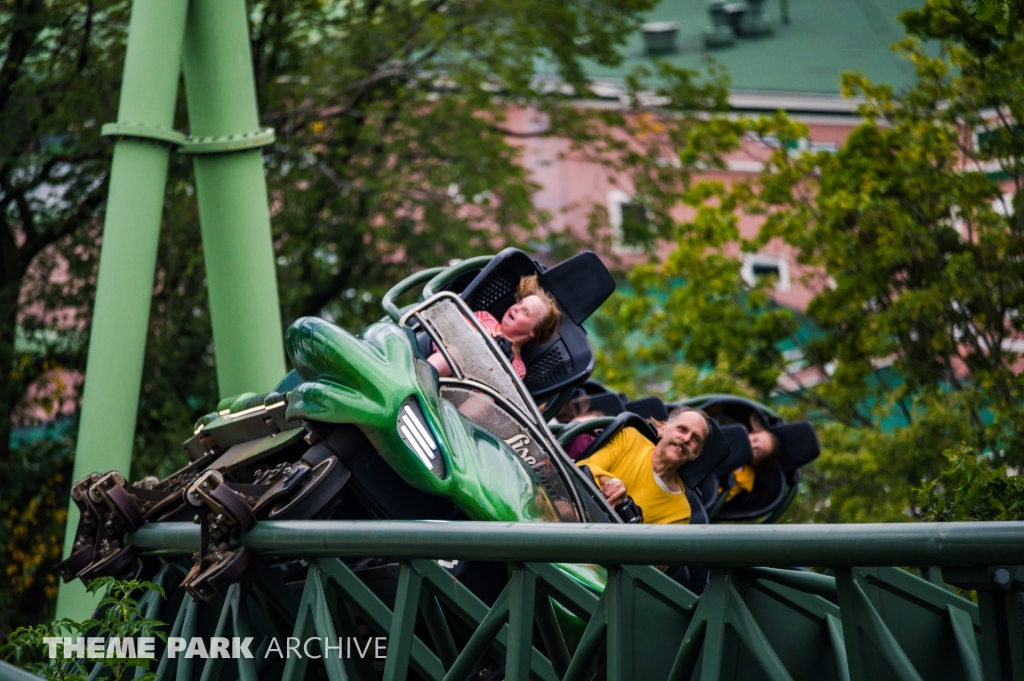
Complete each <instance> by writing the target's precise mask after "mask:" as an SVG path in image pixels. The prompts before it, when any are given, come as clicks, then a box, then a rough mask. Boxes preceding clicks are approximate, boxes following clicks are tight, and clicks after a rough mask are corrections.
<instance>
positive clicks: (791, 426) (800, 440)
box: [768, 421, 821, 476]
mask: <svg viewBox="0 0 1024 681" xmlns="http://www.w3.org/2000/svg"><path fill="white" fill-rule="evenodd" d="M768 430H770V431H771V432H772V433H773V434H774V435H775V437H777V438H779V445H780V446H779V464H780V465H781V466H782V471H783V472H784V473H785V474H786V475H787V476H789V475H791V474H792V473H794V472H795V471H797V470H799V469H801V468H803V467H804V466H806V465H807V464H809V463H810V462H812V461H814V460H815V459H817V458H818V456H819V455H820V454H821V445H820V444H818V436H817V434H816V433H815V432H814V427H813V426H812V425H811V424H810V423H807V422H806V421H800V422H798V423H785V424H782V425H778V426H772V427H771V428H769V429H768Z"/></svg>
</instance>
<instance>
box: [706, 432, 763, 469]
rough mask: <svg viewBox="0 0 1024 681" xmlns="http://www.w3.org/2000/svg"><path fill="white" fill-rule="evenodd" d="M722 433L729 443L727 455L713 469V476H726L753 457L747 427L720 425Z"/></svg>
mask: <svg viewBox="0 0 1024 681" xmlns="http://www.w3.org/2000/svg"><path fill="white" fill-rule="evenodd" d="M721 428H722V435H724V436H725V439H726V441H727V442H728V443H729V450H730V451H729V456H727V457H726V459H725V461H723V462H722V463H721V464H719V466H718V468H716V469H715V477H717V478H721V479H724V478H727V477H729V474H730V473H732V472H733V471H734V470H736V469H737V468H739V467H740V466H745V465H746V464H748V463H750V462H751V461H753V459H754V450H752V449H751V448H750V438H749V437H747V429H746V428H744V427H743V426H741V425H737V424H733V425H731V426H722V427H721Z"/></svg>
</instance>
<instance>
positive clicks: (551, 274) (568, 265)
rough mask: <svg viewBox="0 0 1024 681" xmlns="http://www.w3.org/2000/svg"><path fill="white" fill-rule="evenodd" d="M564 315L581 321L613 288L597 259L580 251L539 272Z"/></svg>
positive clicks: (592, 254)
mask: <svg viewBox="0 0 1024 681" xmlns="http://www.w3.org/2000/svg"><path fill="white" fill-rule="evenodd" d="M543 279H544V282H545V284H546V288H547V289H548V290H549V291H551V292H552V293H553V294H554V295H555V297H556V298H558V303H559V305H560V306H561V307H562V310H563V311H564V312H565V314H566V316H568V317H569V319H571V320H573V321H574V322H575V323H577V324H582V323H583V322H584V320H586V318H587V317H589V316H590V315H591V314H592V313H593V312H594V310H596V309H597V308H598V307H600V306H601V303H603V302H604V301H605V300H607V299H608V296H610V295H611V294H612V293H613V292H614V291H615V280H614V279H613V278H612V275H611V272H609V271H608V268H607V267H605V265H604V263H603V262H601V259H600V258H599V257H597V255H596V254H594V253H593V252H592V251H584V252H583V253H579V254H577V255H574V256H573V257H571V258H569V259H568V260H563V261H562V262H560V263H558V264H557V265H555V266H554V267H552V268H551V269H549V270H547V271H546V272H544V274H543Z"/></svg>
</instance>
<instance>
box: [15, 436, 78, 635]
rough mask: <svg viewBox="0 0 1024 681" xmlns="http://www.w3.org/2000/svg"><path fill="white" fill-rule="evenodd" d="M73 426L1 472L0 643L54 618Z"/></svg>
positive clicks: (40, 440)
mask: <svg viewBox="0 0 1024 681" xmlns="http://www.w3.org/2000/svg"><path fill="white" fill-rule="evenodd" d="M73 428H74V424H73V423H70V424H69V423H65V422H57V423H54V424H51V425H50V426H49V427H47V428H45V429H40V432H38V433H37V434H36V435H37V437H35V438H33V439H31V440H28V441H24V442H20V443H19V444H18V445H17V446H16V447H15V448H14V450H13V453H12V457H13V465H10V466H4V467H2V468H0V489H3V491H4V493H3V495H2V498H0V556H2V559H0V564H2V569H3V574H2V576H0V640H2V638H3V637H4V636H6V634H7V633H8V632H9V631H10V630H11V629H12V628H13V627H14V626H15V625H16V624H23V623H25V622H42V621H45V620H47V619H50V618H52V617H53V614H54V605H55V601H56V596H57V584H58V578H57V575H56V573H55V572H54V565H55V564H56V563H57V562H58V561H60V559H61V551H62V549H63V546H64V524H65V521H66V518H67V499H68V494H69V491H70V488H71V470H72V464H73V456H74V442H73V440H72V439H71V438H70V437H69V436H68V433H69V432H74V430H73Z"/></svg>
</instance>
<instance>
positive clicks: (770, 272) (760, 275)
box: [740, 253, 790, 291]
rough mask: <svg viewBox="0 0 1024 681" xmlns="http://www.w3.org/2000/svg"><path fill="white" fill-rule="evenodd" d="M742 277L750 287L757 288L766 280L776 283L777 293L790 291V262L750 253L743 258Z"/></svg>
mask: <svg viewBox="0 0 1024 681" xmlns="http://www.w3.org/2000/svg"><path fill="white" fill-rule="evenodd" d="M740 276H741V277H743V281H745V282H747V285H748V286H757V285H758V284H760V283H764V281H765V280H766V279H771V280H774V281H775V290H776V291H788V290H789V285H790V281H789V261H788V260H786V259H785V258H781V257H779V256H777V255H765V254H763V253H750V254H747V255H746V256H745V257H744V258H743V266H742V267H741V268H740Z"/></svg>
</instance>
